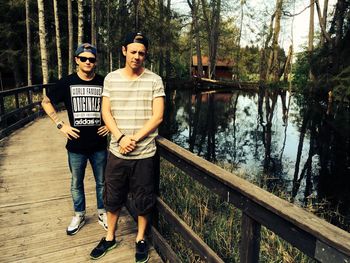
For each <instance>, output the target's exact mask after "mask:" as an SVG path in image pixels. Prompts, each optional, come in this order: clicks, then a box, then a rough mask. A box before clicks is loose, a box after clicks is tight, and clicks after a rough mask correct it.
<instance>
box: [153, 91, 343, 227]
mask: <svg viewBox="0 0 350 263" xmlns="http://www.w3.org/2000/svg"><path fill="white" fill-rule="evenodd" d="M349 129H350V121H349V107H348V106H344V105H335V104H332V105H330V103H327V102H326V103H320V102H315V101H314V102H310V101H308V102H306V101H304V99H303V98H302V97H294V96H290V94H289V93H288V92H286V91H270V90H264V89H260V90H259V92H257V93H251V92H250V93H248V92H242V91H226V92H222V91H221V92H213V91H209V92H198V93H193V92H192V91H190V90H168V91H167V97H166V114H165V119H164V122H163V125H162V127H161V129H160V134H161V135H163V136H164V137H166V138H168V139H170V140H171V141H173V142H175V143H177V144H179V145H181V146H182V147H184V148H186V149H188V150H190V151H192V152H194V153H196V154H197V155H199V156H202V157H204V158H206V159H207V160H209V161H211V162H215V163H217V164H219V165H220V166H222V167H224V168H225V169H228V170H230V171H233V172H238V173H242V174H244V175H245V178H247V179H248V180H250V181H252V182H254V183H255V184H258V185H259V186H261V187H264V188H265V189H267V190H268V191H270V192H276V191H278V192H279V193H282V194H284V195H285V198H286V199H289V200H290V201H292V202H296V203H298V204H300V205H302V206H304V207H306V206H308V207H310V206H311V207H317V213H319V214H322V215H323V216H325V217H327V219H328V220H329V221H331V222H333V223H334V224H337V225H341V226H342V227H343V228H346V229H349V228H348V227H349V225H350V202H349V201H350V191H349V190H350V174H349V167H350V164H349V163H350V161H349V159H350V158H349V152H350V151H349V145H350V142H349V134H350V132H349ZM321 204H322V205H321ZM339 214H340V215H341V216H339Z"/></svg>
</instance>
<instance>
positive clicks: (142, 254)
mask: <svg viewBox="0 0 350 263" xmlns="http://www.w3.org/2000/svg"><path fill="white" fill-rule="evenodd" d="M148 260H149V255H148V246H147V243H146V241H145V240H140V241H139V242H137V243H136V254H135V262H136V263H145V262H147V261H148Z"/></svg>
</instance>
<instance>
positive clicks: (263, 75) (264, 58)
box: [259, 13, 276, 82]
mask: <svg viewBox="0 0 350 263" xmlns="http://www.w3.org/2000/svg"><path fill="white" fill-rule="evenodd" d="M275 16H276V13H273V15H272V16H271V20H270V26H269V33H268V35H267V37H266V40H265V43H264V47H263V48H262V49H261V55H260V63H259V79H260V81H261V82H265V81H266V80H267V74H268V72H269V64H268V58H269V55H270V47H269V45H270V40H271V38H272V35H273V21H274V20H275Z"/></svg>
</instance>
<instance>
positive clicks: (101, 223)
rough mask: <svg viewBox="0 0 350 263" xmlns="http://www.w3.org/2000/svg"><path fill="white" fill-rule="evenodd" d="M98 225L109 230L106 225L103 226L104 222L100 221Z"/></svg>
mask: <svg viewBox="0 0 350 263" xmlns="http://www.w3.org/2000/svg"><path fill="white" fill-rule="evenodd" d="M98 223H99V224H100V225H101V226H102V227H103V229H104V230H106V231H107V230H108V228H107V227H106V226H105V224H103V222H102V221H100V220H98Z"/></svg>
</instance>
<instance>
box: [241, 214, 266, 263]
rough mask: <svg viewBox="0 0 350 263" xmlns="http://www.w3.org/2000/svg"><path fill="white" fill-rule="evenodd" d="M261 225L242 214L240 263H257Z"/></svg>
mask: <svg viewBox="0 0 350 263" xmlns="http://www.w3.org/2000/svg"><path fill="white" fill-rule="evenodd" d="M260 229H261V225H260V224H259V223H258V222H256V221H255V220H254V219H252V218H251V217H250V216H248V215H247V214H245V213H244V212H243V213H242V223H241V246H240V263H258V262H259V252H260Z"/></svg>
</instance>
